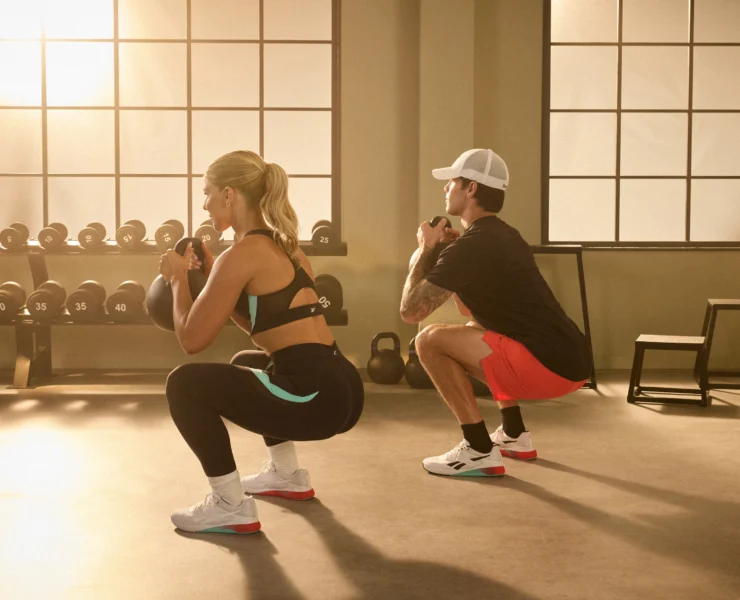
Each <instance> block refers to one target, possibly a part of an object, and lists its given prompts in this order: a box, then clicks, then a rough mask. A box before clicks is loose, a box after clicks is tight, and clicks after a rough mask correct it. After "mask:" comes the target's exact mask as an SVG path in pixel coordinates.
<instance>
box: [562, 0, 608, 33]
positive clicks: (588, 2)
mask: <svg viewBox="0 0 740 600" xmlns="http://www.w3.org/2000/svg"><path fill="white" fill-rule="evenodd" d="M550 1H551V2H552V29H551V36H552V38H551V39H552V41H553V42H616V41H617V40H618V33H619V27H618V26H619V6H618V0H550Z"/></svg>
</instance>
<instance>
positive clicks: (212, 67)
mask: <svg viewBox="0 0 740 600" xmlns="http://www.w3.org/2000/svg"><path fill="white" fill-rule="evenodd" d="M192 73H193V82H192V85H193V106H208V107H218V106H231V107H251V106H259V103H260V88H259V85H260V83H259V82H260V79H259V77H260V58H259V46H258V45H257V44H193V47H192ZM225 81H228V85H224V82H225Z"/></svg>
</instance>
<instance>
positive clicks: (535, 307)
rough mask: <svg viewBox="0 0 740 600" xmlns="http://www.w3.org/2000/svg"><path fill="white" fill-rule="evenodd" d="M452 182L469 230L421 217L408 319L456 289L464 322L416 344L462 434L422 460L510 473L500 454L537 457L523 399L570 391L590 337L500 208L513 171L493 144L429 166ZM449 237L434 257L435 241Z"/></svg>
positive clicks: (445, 471)
mask: <svg viewBox="0 0 740 600" xmlns="http://www.w3.org/2000/svg"><path fill="white" fill-rule="evenodd" d="M432 174H433V176H434V177H435V179H440V180H447V185H446V186H445V188H444V189H445V194H446V203H445V204H446V209H447V213H448V214H450V215H454V216H459V217H460V218H461V222H462V226H463V228H464V233H462V234H460V233H459V232H457V231H455V230H451V229H446V228H445V221H444V220H442V222H441V223H439V224H438V225H437V226H436V227H432V226H431V225H430V224H429V223H428V222H427V223H423V224H422V225H421V227H420V228H419V231H418V233H417V238H418V241H419V250H417V251H416V253H415V256H414V257H413V258H412V260H411V266H410V272H409V275H408V278H407V280H406V284H405V286H404V290H403V298H402V300H401V317H402V318H403V320H404V321H405V322H407V323H419V322H421V321H423V320H424V319H426V318H427V317H428V316H429V315H430V314H432V313H433V312H434V311H435V310H436V309H437V308H438V307H440V306H441V305H442V304H444V303H445V302H446V301H447V299H448V298H450V296H451V297H452V298H453V300H454V301H455V303H456V305H457V308H458V310H459V311H460V313H461V314H462V315H464V316H470V317H472V318H473V320H472V321H470V322H469V323H468V324H467V325H430V326H428V327H426V328H425V329H424V330H423V331H421V332H420V333H419V334H418V336H417V337H416V351H417V353H418V355H419V359H420V360H421V363H422V365H423V366H424V368H425V369H426V371H427V373H428V374H429V376H430V377H431V379H432V381H433V382H434V385H435V386H436V388H437V390H439V392H440V394H441V395H442V397H443V398H444V399H445V401H446V402H447V404H448V405H449V407H450V408H451V409H452V412H453V413H454V414H455V416H456V417H457V420H458V422H459V423H460V425H461V427H462V431H463V437H464V440H463V441H462V442H461V443H460V444H458V445H457V446H455V447H454V448H453V449H452V450H450V451H449V452H447V453H446V454H442V455H440V456H432V457H430V458H427V459H425V460H424V461H423V465H424V468H425V469H426V470H427V471H429V472H430V473H435V474H437V475H465V476H471V475H484V476H485V475H503V474H504V472H505V469H504V464H503V460H502V458H501V455H502V454H503V455H504V456H508V457H512V458H519V459H524V460H529V459H533V458H535V457H536V456H537V451H536V450H535V448H534V445H533V444H532V438H531V436H530V434H529V432H528V431H527V429H526V428H525V427H524V423H523V421H522V415H521V412H520V408H519V406H518V404H517V401H519V400H524V399H548V398H556V397H560V396H564V395H565V394H568V393H570V392H573V391H575V390H577V389H579V388H580V387H582V386H583V384H584V383H585V381H586V379H587V378H588V376H589V374H590V372H591V358H590V352H589V348H588V344H587V341H586V338H585V336H584V335H583V334H582V333H581V331H580V330H579V329H578V327H577V326H576V324H575V323H573V321H572V320H571V319H569V318H568V317H567V315H566V314H565V312H564V311H563V309H562V307H561V306H560V304H559V303H558V301H557V300H556V299H555V296H554V295H553V293H552V291H551V290H550V288H549V286H548V285H547V283H546V282H545V280H544V278H543V277H542V274H541V273H540V271H539V269H538V268H537V265H536V263H535V260H534V255H533V253H532V250H531V249H530V247H529V245H528V244H527V242H525V241H524V239H523V238H522V236H521V235H520V234H519V232H518V231H517V230H516V229H514V228H513V227H511V226H510V225H507V224H506V223H505V222H504V221H502V220H501V219H500V218H499V217H498V216H497V215H498V213H499V211H500V210H501V208H502V207H503V201H504V195H505V190H506V188H507V187H508V184H509V171H508V168H507V166H506V163H505V162H504V161H503V159H502V158H501V157H500V156H498V155H497V154H495V153H494V152H493V151H492V150H482V149H474V150H468V151H467V152H464V153H463V154H461V155H460V157H459V158H458V159H457V160H456V161H455V162H454V164H453V165H452V166H451V167H449V168H445V169H435V170H433V171H432ZM445 242H450V243H449V245H448V246H447V247H446V248H445V249H444V250H443V251H442V253H441V254H440V255H439V258H438V259H437V261H436V263H434V262H433V260H434V259H433V255H434V248H435V246H436V245H437V244H438V243H445ZM467 373H469V374H470V375H472V376H473V377H475V378H477V379H480V380H482V381H486V382H487V383H488V385H489V387H490V388H491V392H492V393H493V397H494V399H495V400H496V401H497V402H498V404H499V407H500V408H501V416H502V421H503V423H502V425H501V426H500V427H499V428H498V429H496V431H495V432H494V433H493V434H492V435H490V436H489V433H488V430H487V429H486V425H485V423H484V422H483V419H482V417H481V414H480V410H479V409H478V404H477V402H476V400H475V397H474V396H473V392H472V386H471V384H470V381H469V379H468V377H467Z"/></svg>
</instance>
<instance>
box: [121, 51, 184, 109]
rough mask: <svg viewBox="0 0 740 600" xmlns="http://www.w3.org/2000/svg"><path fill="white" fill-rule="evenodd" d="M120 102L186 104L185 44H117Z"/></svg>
mask: <svg viewBox="0 0 740 600" xmlns="http://www.w3.org/2000/svg"><path fill="white" fill-rule="evenodd" d="M119 61H120V62H119V69H120V72H119V78H120V86H121V87H120V101H121V106H186V105H187V46H186V45H185V44H172V43H170V44H144V43H133V44H127V43H122V44H120V45H119Z"/></svg>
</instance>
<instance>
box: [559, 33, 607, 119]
mask: <svg viewBox="0 0 740 600" xmlns="http://www.w3.org/2000/svg"><path fill="white" fill-rule="evenodd" d="M550 106H551V107H552V108H570V109H573V108H611V109H616V108H617V48H616V47H607V48H602V47H577V46H575V47H573V46H554V47H553V48H552V52H551V72H550Z"/></svg>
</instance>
